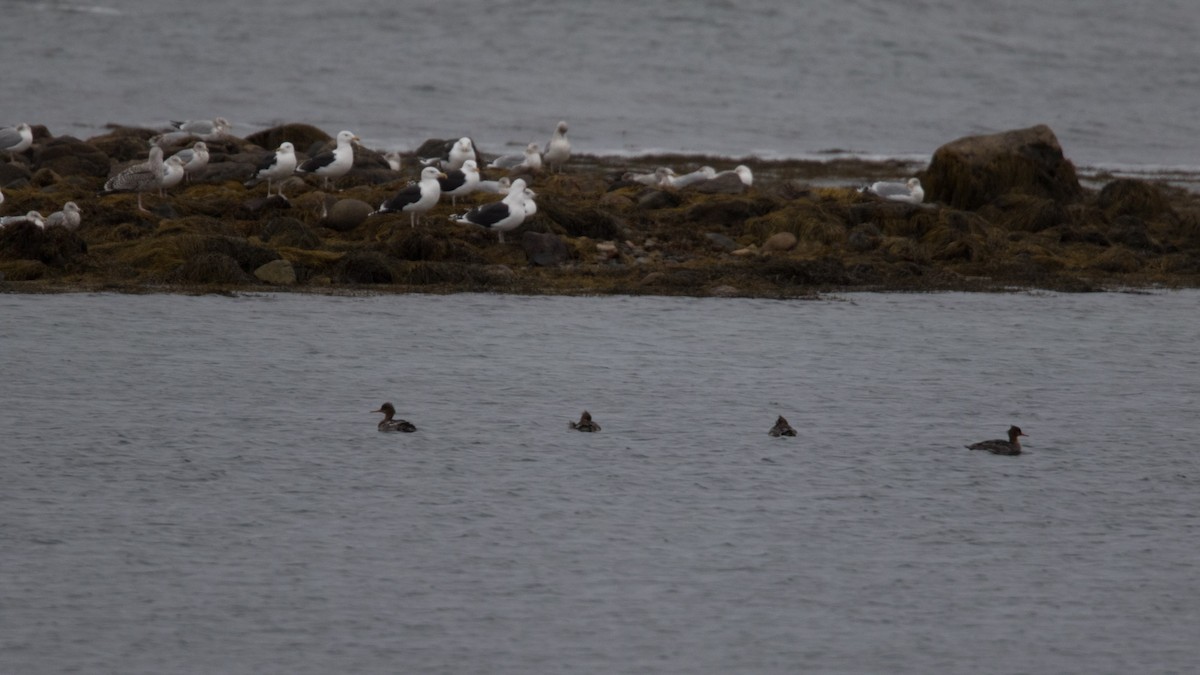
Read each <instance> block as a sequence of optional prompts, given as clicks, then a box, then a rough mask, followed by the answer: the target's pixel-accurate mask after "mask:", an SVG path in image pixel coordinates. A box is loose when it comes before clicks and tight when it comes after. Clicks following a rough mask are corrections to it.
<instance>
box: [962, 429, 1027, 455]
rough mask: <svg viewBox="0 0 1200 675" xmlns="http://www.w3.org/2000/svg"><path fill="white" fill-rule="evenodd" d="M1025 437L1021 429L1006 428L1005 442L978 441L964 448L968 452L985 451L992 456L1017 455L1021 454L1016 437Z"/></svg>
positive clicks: (1019, 444) (1019, 443) (1019, 442)
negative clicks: (1006, 436)
mask: <svg viewBox="0 0 1200 675" xmlns="http://www.w3.org/2000/svg"><path fill="white" fill-rule="evenodd" d="M1025 435H1026V434H1025V432H1023V431H1021V427H1016V426H1013V427H1009V428H1008V440H1007V441H1001V440H994V441H980V442H979V443H974V444H972V445H968V446H966V447H967V449H969V450H987V451H988V452H990V453H992V454H993V455H1019V454H1021V441H1019V440H1017V437H1018V436H1025Z"/></svg>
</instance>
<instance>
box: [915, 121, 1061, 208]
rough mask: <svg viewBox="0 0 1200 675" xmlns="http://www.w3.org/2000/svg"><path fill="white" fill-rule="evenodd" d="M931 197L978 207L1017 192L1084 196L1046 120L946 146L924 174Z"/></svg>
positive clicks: (1056, 197)
mask: <svg viewBox="0 0 1200 675" xmlns="http://www.w3.org/2000/svg"><path fill="white" fill-rule="evenodd" d="M922 184H923V185H924V187H925V193H926V195H927V200H928V201H934V202H940V203H944V204H949V205H950V206H953V207H955V208H958V209H965V210H974V209H978V208H979V207H981V206H984V205H985V204H988V203H990V202H992V201H993V200H995V199H997V198H998V197H1000V196H1002V195H1006V194H1008V193H1011V192H1017V193H1021V194H1026V195H1032V196H1035V197H1044V198H1047V199H1053V200H1055V201H1060V202H1071V201H1075V200H1077V199H1079V198H1080V197H1081V196H1082V195H1083V188H1082V187H1080V185H1079V179H1078V177H1077V176H1076V174H1075V166H1074V165H1073V164H1072V163H1071V162H1070V161H1069V160H1067V159H1066V158H1065V157H1063V151H1062V146H1060V145H1059V144H1058V138H1056V137H1055V135H1054V132H1053V131H1051V130H1050V127H1047V126H1046V125H1044V124H1039V125H1037V126H1035V127H1030V128H1028V129H1017V130H1014V131H1005V132H1002V133H998V134H990V135H986V136H968V137H966V138H960V139H958V140H956V141H952V142H950V143H947V144H945V145H943V146H942V147H940V148H938V149H937V152H935V153H934V154H933V159H932V160H931V161H930V163H929V168H928V169H927V170H926V171H925V175H924V176H923V177H922Z"/></svg>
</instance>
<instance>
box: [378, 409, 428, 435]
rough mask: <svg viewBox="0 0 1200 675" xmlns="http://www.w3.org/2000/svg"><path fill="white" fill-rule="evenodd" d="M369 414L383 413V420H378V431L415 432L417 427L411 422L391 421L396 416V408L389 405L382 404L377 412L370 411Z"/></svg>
mask: <svg viewBox="0 0 1200 675" xmlns="http://www.w3.org/2000/svg"><path fill="white" fill-rule="evenodd" d="M371 412H377V413H383V419H381V420H379V430H380V431H404V432H413V431H416V430H417V425H415V424H413V423H412V422H409V421H407V420H396V419H392V418H393V417H395V416H396V407H395V406H393V405H392V404H391V403H384V404H383V405H381V406H379V410H372V411H371Z"/></svg>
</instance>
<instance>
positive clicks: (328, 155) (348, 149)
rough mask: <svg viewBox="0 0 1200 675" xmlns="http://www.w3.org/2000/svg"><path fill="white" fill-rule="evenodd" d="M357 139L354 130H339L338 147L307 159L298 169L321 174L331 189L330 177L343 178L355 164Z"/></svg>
mask: <svg viewBox="0 0 1200 675" xmlns="http://www.w3.org/2000/svg"><path fill="white" fill-rule="evenodd" d="M357 140H359V139H358V136H355V135H354V133H353V132H350V131H339V132H338V135H337V147H335V148H334V149H333V150H326V151H325V152H322V153H319V154H317V156H316V157H313V158H311V159H307V160H305V161H304V163H303V164H301V165H300V166H299V167H297V168H296V171H298V172H299V173H311V174H313V175H314V176H321V177H322V178H324V179H325V189H329V181H330V179H338V178H341V177H342V176H344V175H346V173H347V172H349V171H350V169H351V168H352V167H353V166H354V141H357Z"/></svg>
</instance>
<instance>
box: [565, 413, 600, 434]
mask: <svg viewBox="0 0 1200 675" xmlns="http://www.w3.org/2000/svg"><path fill="white" fill-rule="evenodd" d="M569 424H570V425H571V428H572V429H574V430H576V431H600V425H599V424H596V423H595V422H593V421H592V414H591V413H590V412H588V411H586V410H584V411H583V414H582V415H580V416H579V421H578V422H570V423H569Z"/></svg>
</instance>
